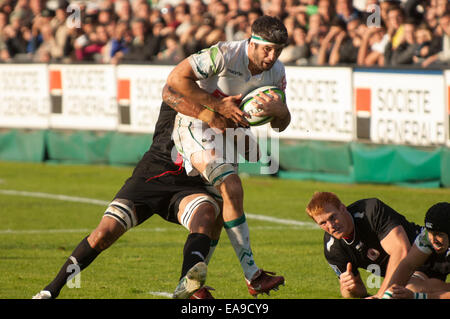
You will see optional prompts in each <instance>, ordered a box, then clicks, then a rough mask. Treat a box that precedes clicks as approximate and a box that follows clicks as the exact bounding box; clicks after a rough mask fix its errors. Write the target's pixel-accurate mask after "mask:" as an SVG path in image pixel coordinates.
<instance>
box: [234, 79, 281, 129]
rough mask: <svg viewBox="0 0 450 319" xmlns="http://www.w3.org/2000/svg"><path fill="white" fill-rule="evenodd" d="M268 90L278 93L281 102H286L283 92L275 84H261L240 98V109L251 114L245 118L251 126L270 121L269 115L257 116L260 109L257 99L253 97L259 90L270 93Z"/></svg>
mask: <svg viewBox="0 0 450 319" xmlns="http://www.w3.org/2000/svg"><path fill="white" fill-rule="evenodd" d="M269 90H272V91H273V92H275V93H276V94H278V95H279V96H280V97H281V99H282V100H283V102H286V98H285V95H284V92H283V91H282V90H280V89H279V88H278V87H276V86H263V87H260V88H257V89H255V90H253V91H251V92H250V93H248V94H247V95H246V96H245V97H244V98H243V99H242V102H241V104H240V108H241V110H242V111H244V112H247V113H248V114H249V115H250V116H251V117H250V118H247V121H248V122H249V124H250V125H251V126H258V125H263V124H266V123H268V122H270V121H272V117H271V116H258V113H259V112H261V109H260V108H259V105H260V104H259V102H258V100H257V99H256V98H255V96H257V95H258V94H260V93H261V92H264V93H265V94H267V95H270V93H269Z"/></svg>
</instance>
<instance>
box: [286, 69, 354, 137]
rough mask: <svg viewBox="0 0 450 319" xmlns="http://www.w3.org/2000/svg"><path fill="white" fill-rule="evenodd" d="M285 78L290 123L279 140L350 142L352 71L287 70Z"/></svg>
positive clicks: (351, 132) (351, 125)
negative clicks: (298, 139)
mask: <svg viewBox="0 0 450 319" xmlns="http://www.w3.org/2000/svg"><path fill="white" fill-rule="evenodd" d="M286 78H287V88H286V99H287V101H286V102H287V105H288V107H289V110H290V112H291V116H292V120H291V123H290V125H289V127H288V128H287V129H286V130H285V131H284V132H282V133H281V134H280V137H281V138H300V139H309V140H327V141H351V140H352V139H353V126H354V125H353V102H352V83H351V79H352V69H351V68H340V67H336V68H326V67H314V68H308V67H286Z"/></svg>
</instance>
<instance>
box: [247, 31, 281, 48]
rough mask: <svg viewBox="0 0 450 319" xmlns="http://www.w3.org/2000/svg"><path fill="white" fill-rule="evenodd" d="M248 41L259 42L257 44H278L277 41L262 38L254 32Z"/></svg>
mask: <svg viewBox="0 0 450 319" xmlns="http://www.w3.org/2000/svg"><path fill="white" fill-rule="evenodd" d="M250 41H251V42H254V43H259V44H270V45H279V44H278V43H274V42H270V41H267V40H264V39H263V37H262V36H260V35H257V34H254V33H252V37H251V39H250Z"/></svg>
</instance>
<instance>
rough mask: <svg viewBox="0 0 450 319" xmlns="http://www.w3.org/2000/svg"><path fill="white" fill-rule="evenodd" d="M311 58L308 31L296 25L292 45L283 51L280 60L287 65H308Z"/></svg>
mask: <svg viewBox="0 0 450 319" xmlns="http://www.w3.org/2000/svg"><path fill="white" fill-rule="evenodd" d="M309 56H310V50H309V46H308V43H306V29H305V28H304V27H302V26H299V25H296V26H295V27H294V31H293V33H292V39H291V43H289V44H288V46H287V47H286V48H284V49H283V51H282V52H281V55H280V56H279V58H278V59H279V60H280V61H281V62H283V63H285V64H288V63H293V64H296V65H306V64H308V59H309Z"/></svg>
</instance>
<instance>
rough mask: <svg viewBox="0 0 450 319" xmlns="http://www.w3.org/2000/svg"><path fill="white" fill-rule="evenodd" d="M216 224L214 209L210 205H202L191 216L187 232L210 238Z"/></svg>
mask: <svg viewBox="0 0 450 319" xmlns="http://www.w3.org/2000/svg"><path fill="white" fill-rule="evenodd" d="M215 222H216V208H215V207H214V205H212V204H210V203H203V204H202V205H201V206H199V207H198V208H197V211H196V212H195V214H194V215H193V216H192V219H191V222H190V225H189V231H190V232H191V233H201V234H205V235H207V236H209V237H211V236H212V234H213V231H214V225H215Z"/></svg>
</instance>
